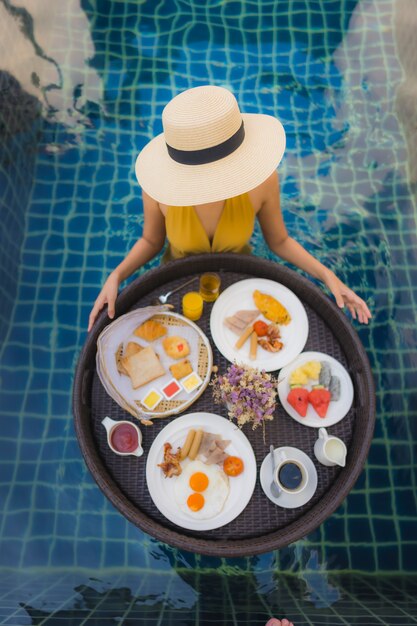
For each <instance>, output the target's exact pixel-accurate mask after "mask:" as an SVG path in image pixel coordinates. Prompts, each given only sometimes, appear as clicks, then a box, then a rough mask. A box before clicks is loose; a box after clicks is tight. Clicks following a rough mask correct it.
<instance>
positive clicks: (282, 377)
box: [278, 352, 353, 428]
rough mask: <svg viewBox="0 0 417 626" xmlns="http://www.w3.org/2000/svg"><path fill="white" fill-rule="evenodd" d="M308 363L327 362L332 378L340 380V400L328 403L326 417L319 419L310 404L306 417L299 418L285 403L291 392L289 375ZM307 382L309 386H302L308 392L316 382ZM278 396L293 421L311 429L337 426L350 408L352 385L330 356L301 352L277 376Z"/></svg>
mask: <svg viewBox="0 0 417 626" xmlns="http://www.w3.org/2000/svg"><path fill="white" fill-rule="evenodd" d="M308 361H327V362H328V363H329V365H330V368H331V372H332V376H338V377H339V379H340V398H339V400H336V401H333V402H330V404H329V408H328V410H327V413H326V417H320V416H319V415H317V413H316V411H315V410H314V408H313V406H312V405H311V404H310V403H309V404H308V409H307V414H306V416H305V417H301V415H300V414H299V413H297V411H296V410H295V409H294V408H293V407H292V406H291V404H289V402H288V401H287V397H288V394H289V393H290V391H291V388H290V376H291V373H292V372H293V371H294V370H295V369H297V368H298V367H300V366H301V365H304V363H307V362H308ZM309 382H310V383H311V384H309V385H304V386H305V388H307V389H309V390H310V389H311V387H312V385H313V384H318V381H312V380H310V381H309ZM278 395H279V399H280V401H281V404H282V406H283V407H284V409H285V410H286V412H287V413H288V415H290V416H291V417H292V418H293V419H295V421H296V422H299V423H300V424H304V426H311V427H312V428H320V427H321V426H325V427H326V426H333V424H337V423H338V422H340V421H341V420H342V419H343V418H344V417H345V416H346V414H347V413H348V412H349V409H350V407H351V406H352V402H353V383H352V380H351V378H350V376H349V374H348V372H347V371H346V369H345V368H344V367H343V365H342V364H341V363H339V361H337V360H336V359H335V358H333V357H332V356H330V355H328V354H323V352H302V353H301V354H300V355H299V356H298V357H297V358H296V359H294V361H292V362H291V363H289V364H288V365H287V366H286V367H283V368H282V370H281V371H280V373H279V376H278Z"/></svg>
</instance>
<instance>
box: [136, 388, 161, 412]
mask: <svg viewBox="0 0 417 626" xmlns="http://www.w3.org/2000/svg"><path fill="white" fill-rule="evenodd" d="M161 400H162V396H161V394H160V393H158V392H157V391H155V390H154V389H151V391H150V392H149V393H148V394H147V395H146V396H145V397H144V398H143V400H141V402H142V404H143V406H146V408H147V409H153V408H155V407H156V405H157V404H159V403H160V401H161Z"/></svg>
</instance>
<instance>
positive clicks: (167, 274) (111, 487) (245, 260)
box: [72, 253, 376, 557]
mask: <svg viewBox="0 0 417 626" xmlns="http://www.w3.org/2000/svg"><path fill="white" fill-rule="evenodd" d="M222 270H223V271H235V272H242V273H246V274H252V275H254V276H259V277H264V278H272V279H273V280H276V281H278V282H283V283H284V284H285V285H286V286H287V287H289V288H290V289H292V290H293V291H295V293H296V294H297V295H298V297H300V298H301V299H304V300H305V301H306V302H307V303H308V304H309V305H310V306H311V307H312V308H313V309H314V310H315V311H316V313H317V314H318V315H321V316H322V317H325V319H326V323H327V325H328V326H329V327H330V328H331V330H332V332H333V333H334V334H335V335H336V337H337V338H338V340H339V342H340V343H341V344H342V345H343V346H345V347H347V348H346V355H347V357H348V352H352V353H354V357H355V358H354V362H351V363H350V364H351V366H352V371H355V366H356V367H357V368H358V370H359V371H360V376H357V377H355V380H354V384H355V397H357V395H358V388H359V396H360V398H361V399H362V401H363V405H362V407H361V408H362V410H363V409H367V413H368V418H367V419H366V420H365V419H362V420H361V421H358V419H357V418H355V426H354V432H353V438H352V442H351V454H350V455H349V456H350V459H349V461H348V463H347V465H346V467H345V468H344V469H343V471H341V472H340V473H339V475H338V477H337V478H336V479H335V481H334V482H333V483H332V485H331V487H330V488H329V490H328V491H327V492H326V493H325V494H324V495H323V497H322V498H321V499H320V500H319V501H318V502H317V503H316V504H315V505H314V506H313V507H312V508H311V509H310V510H309V511H307V512H306V513H305V514H304V515H303V516H302V517H301V518H299V519H297V520H295V521H293V522H291V523H290V524H288V526H286V527H285V528H283V529H282V528H281V529H280V530H277V531H274V532H272V533H268V534H265V535H262V536H260V537H256V538H251V539H244V540H239V539H236V540H230V539H229V540H225V541H222V540H218V539H215V540H210V539H202V538H195V537H190V536H188V535H187V533H186V531H185V530H184V532H177V531H175V530H172V529H170V528H166V527H165V526H163V524H161V523H159V522H157V521H155V520H153V519H151V518H149V517H148V516H147V515H146V514H145V513H143V512H142V511H141V510H139V509H138V508H137V507H136V506H135V505H133V504H132V503H131V501H130V500H129V499H128V498H127V497H126V496H125V495H124V494H123V492H122V491H121V490H120V488H119V486H118V485H117V484H116V483H115V481H114V480H113V479H112V478H111V476H110V474H109V472H108V470H107V468H106V467H105V465H104V464H103V462H102V460H101V458H100V456H99V454H98V450H97V446H96V443H95V440H94V437H93V433H92V429H91V425H90V409H89V402H88V399H87V396H89V395H91V389H89V388H88V383H89V381H90V378H89V376H88V375H86V374H88V371H90V372H93V371H94V369H95V353H96V341H97V338H98V335H99V334H100V332H101V331H102V330H103V328H104V327H105V326H106V325H107V324H108V323H110V321H111V320H110V319H109V318H108V316H107V312H106V311H102V313H101V314H100V316H99V317H98V319H97V320H96V323H95V326H94V327H93V329H92V330H91V331H90V333H89V335H88V336H87V339H86V342H85V344H84V346H83V348H82V350H81V352H80V355H79V359H78V363H77V368H76V372H75V376H74V384H73V397H72V405H73V414H74V425H75V432H76V435H77V439H78V443H79V445H80V449H81V452H82V454H83V457H84V460H85V462H86V465H87V467H88V469H89V470H90V472H91V473H92V475H93V477H94V479H95V480H96V482H97V484H98V486H99V487H100V489H101V490H102V491H103V493H104V494H105V495H106V496H107V497H108V498H109V500H110V501H111V502H112V504H113V505H114V506H115V507H116V508H117V509H119V511H120V512H121V513H122V514H123V515H124V516H125V517H126V518H127V519H128V520H129V521H130V522H132V523H133V524H135V525H136V526H138V527H139V528H141V529H142V530H143V531H144V532H146V533H148V534H149V535H151V536H152V537H154V538H156V539H158V540H160V541H163V542H165V543H168V544H170V545H173V546H175V547H177V548H180V549H183V550H188V551H192V552H197V553H200V554H206V555H210V556H224V557H242V556H249V555H255V554H261V553H264V552H270V551H272V550H275V549H279V548H282V547H284V546H287V545H289V544H291V543H293V542H294V541H297V540H298V539H300V538H302V537H304V536H305V535H307V534H308V533H310V532H312V531H313V530H314V529H315V528H317V527H318V526H319V525H320V524H321V523H322V522H323V521H324V520H325V519H327V517H329V516H330V515H331V514H332V513H333V512H334V511H335V510H336V509H337V508H338V506H339V505H340V504H341V502H342V501H343V500H344V498H345V497H346V496H347V494H348V493H349V491H350V490H351V489H352V487H353V486H354V484H355V482H356V481H357V479H358V477H359V474H360V473H361V471H362V469H363V467H364V464H365V461H366V457H367V454H368V451H369V447H370V445H371V441H372V436H373V432H374V427H375V411H376V406H375V383H374V379H373V375H372V371H371V367H370V364H369V359H368V356H367V354H366V352H365V349H364V347H363V345H362V342H361V341H360V339H359V336H358V334H357V333H356V331H355V329H354V328H353V326H352V324H351V322H350V321H349V320H348V319H347V317H346V316H345V314H344V313H343V312H342V311H341V310H340V309H339V308H338V307H337V305H336V304H335V303H334V302H333V300H331V299H330V298H329V297H328V296H327V295H326V294H325V293H324V292H323V291H322V290H321V289H320V288H319V287H317V286H316V285H315V284H314V283H313V282H311V281H310V280H308V279H307V278H305V277H304V276H302V275H300V274H299V273H298V272H295V271H294V270H291V269H289V268H287V267H285V266H284V265H281V264H278V263H274V262H272V261H268V260H266V259H262V258H259V257H254V256H249V255H238V254H227V253H222V254H201V255H193V256H192V257H191V258H189V257H188V258H185V259H179V260H175V261H171V262H169V263H167V264H165V265H164V266H162V267H158V268H154V269H151V270H148V271H146V272H145V273H144V274H142V275H140V276H139V277H138V278H137V279H135V280H134V281H132V282H131V283H130V284H129V285H128V286H127V287H125V289H123V290H122V291H121V292H120V294H119V296H118V299H117V303H116V312H117V314H118V315H119V314H122V313H125V312H126V311H128V310H129V309H130V308H132V307H133V306H134V305H135V304H136V303H137V301H138V297H140V296H143V295H145V294H146V293H148V292H149V291H151V290H153V289H156V288H157V287H159V286H161V287H162V286H163V285H164V284H165V283H167V282H169V281H171V280H175V279H178V278H179V277H182V276H183V275H184V276H187V275H190V274H198V273H200V272H203V271H222ZM89 365H90V367H89Z"/></svg>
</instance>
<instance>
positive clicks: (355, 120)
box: [0, 0, 417, 625]
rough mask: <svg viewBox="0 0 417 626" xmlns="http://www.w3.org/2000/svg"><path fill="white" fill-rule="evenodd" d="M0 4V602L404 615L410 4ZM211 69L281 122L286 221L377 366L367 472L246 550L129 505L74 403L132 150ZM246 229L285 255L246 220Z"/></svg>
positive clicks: (129, 611)
mask: <svg viewBox="0 0 417 626" xmlns="http://www.w3.org/2000/svg"><path fill="white" fill-rule="evenodd" d="M0 24H1V26H0V29H1V35H2V36H1V38H0V39H1V43H0V47H1V46H3V49H1V54H0V59H1V62H0V63H1V68H2V69H1V71H0V136H1V147H0V155H1V165H0V203H1V204H0V210H1V221H0V237H1V240H0V241H1V246H0V255H1V281H0V289H1V298H0V337H1V340H2V345H1V351H0V359H1V397H0V410H1V413H2V420H1V426H2V432H1V441H0V503H1V506H2V515H1V519H0V541H1V545H0V566H1V568H2V572H3V574H2V575H1V588H2V590H4V592H2V593H1V594H0V607H2V613H1V619H2V620H3V621H0V623H2V624H3V623H4V624H6V623H7V624H19V625H21V624H26V623H36V624H38V623H42V624H43V623H45V622H47V623H52V620H53V619H55V618H54V615H55V617H56V618H57V619H60V620H61V621H63V620H65V619H67V620H68V621H69V620H70V619H72V618H73V617H71V615H72V614H71V611H73V612H74V615H75V617H74V619H79V621H75V622H74V623H77V624H78V623H80V624H81V623H90V622H91V623H93V622H92V620H93V619H96V610H100V605H101V606H102V609H103V611H104V612H103V614H102V618H103V619H104V617H103V616H105V617H106V619H107V618H108V619H109V621H108V622H104V621H99V622H97V623H100V624H104V623H112V624H113V623H120V619H122V623H129V622H128V620H129V619H130V618H132V620H133V618H134V613H135V611H136V609H137V615H138V616H139V614H141V615H140V617H141V618H143V620H145V619H147V620H148V622H146V623H149V624H154V623H155V624H156V623H162V622H163V623H175V624H177V623H178V624H188V623H190V624H194V623H201V624H205V623H209V622H210V621H217V622H219V620H221V616H220V615H216V613H215V612H214V607H221V611H220V612H221V615H223V616H224V617H223V619H224V622H223V623H224V624H232V623H236V624H237V623H238V621H239V623H251V624H255V623H259V624H262V623H263V622H264V621H266V617H268V616H269V615H271V614H272V613H273V612H274V611H275V612H276V611H277V610H279V608H280V607H281V608H282V609H285V607H287V611H289V613H290V615H289V616H291V615H292V617H293V619H295V618H296V617H297V619H298V622H297V624H301V623H305V624H308V623H314V624H317V623H329V624H337V623H339V621H337V620H340V623H341V624H343V623H350V622H349V619H347V618H346V615H347V613H349V611H352V613H351V615H355V616H356V617H357V619H358V620H359V619H360V616H361V615H362V613H363V616H365V617H366V619H367V620H368V621H366V623H367V624H371V623H379V624H380V623H390V624H392V623H394V621H393V619H394V618H393V616H392V615H391V614H389V612H388V613H384V611H385V609H387V607H388V606H390V607H391V609H392V613H395V614H397V613H398V612H399V613H400V615H401V617H402V619H403V622H400V621H398V622H396V623H404V624H410V623H415V622H416V621H417V617H416V616H417V610H416V605H415V601H414V600H413V598H414V596H415V589H416V584H417V583H416V578H415V577H413V576H412V574H417V539H416V533H415V528H416V519H417V491H416V482H417V477H416V467H417V465H416V452H417V449H416V443H415V441H416V432H417V419H416V417H417V412H416V406H417V378H416V374H415V371H416V366H417V356H416V355H417V352H416V345H417V325H416V301H417V288H416V283H417V253H416V249H417V247H416V239H417V228H416V213H417V211H416V188H417V187H416V181H417V168H416V165H415V163H416V162H417V161H416V159H415V157H416V156H417V155H416V149H415V146H416V145H417V141H416V140H417V130H416V129H417V126H416V124H415V121H416V118H415V104H414V103H415V101H416V99H415V98H416V89H417V87H416V75H415V74H416V70H415V67H417V63H416V60H417V42H416V39H415V36H413V33H414V32H415V28H416V27H417V8H416V7H415V6H414V4H413V3H412V2H411V1H408V0H400V1H398V2H397V3H393V2H391V1H390V0H379V1H378V2H377V1H376V0H374V1H371V0H362V1H359V2H356V1H344V2H340V1H339V0H338V1H337V2H336V1H334V2H333V1H327V0H326V2H324V0H318V1H316V2H314V1H312V2H298V1H291V2H289V1H288V2H284V1H282V2H281V1H280V2H276V1H272V0H271V1H261V0H258V1H253V2H252V1H246V2H245V1H242V2H237V1H236V2H235V1H232V0H209V1H207V2H202V1H201V0H192V2H184V1H183V0H175V1H174V0H162V1H161V2H158V3H154V2H150V1H138V2H121V1H117V0H113V1H111V2H104V1H98V0H97V1H93V0H88V1H82V2H81V4H80V3H79V2H77V1H76V0H71V1H67V2H66V3H65V4H64V3H53V4H52V3H48V2H47V1H46V0H38V2H36V3H35V2H32V1H30V0H20V1H17V0H16V1H15V2H6V3H3V4H0ZM205 83H213V84H216V85H223V86H226V87H229V88H230V89H232V90H233V92H234V93H235V95H236V97H237V98H238V101H239V104H240V106H241V109H242V111H243V112H262V113H268V114H271V115H276V116H277V117H279V118H280V119H281V121H282V123H283V124H284V127H285V129H286V133H287V150H286V153H285V156H284V160H283V162H282V163H281V165H280V167H279V173H280V180H281V203H282V208H283V212H284V217H285V221H286V224H287V228H288V231H289V233H290V234H291V235H292V236H293V237H294V238H296V239H297V240H298V241H300V243H302V244H303V245H304V246H305V247H306V249H307V250H309V251H310V252H311V253H312V254H314V255H315V256H316V257H317V258H318V259H319V260H320V261H322V262H323V263H325V264H327V265H329V266H331V267H332V268H333V269H334V271H335V272H336V274H337V275H338V276H339V277H340V278H341V279H342V280H343V281H345V282H346V283H347V284H348V285H349V286H350V287H352V288H353V289H354V290H355V291H357V292H358V293H359V294H360V295H361V296H362V297H364V298H365V299H366V300H367V302H368V303H369V305H370V308H371V310H372V312H373V319H372V321H371V323H370V325H369V326H368V327H362V326H360V325H359V324H358V323H357V322H355V321H353V322H352V323H353V325H354V326H355V328H356V329H357V331H358V333H359V336H360V338H361V340H362V342H363V344H364V346H365V347H366V350H367V353H368V355H369V358H370V361H371V365H372V368H373V372H374V375H375V382H376V386H377V423H376V430H375V437H374V441H373V443H372V446H371V450H370V453H369V458H368V461H367V464H366V467H365V469H364V471H363V472H362V474H361V476H360V478H359V480H358V482H357V484H356V485H355V487H354V489H353V490H352V491H351V493H350V494H349V496H348V497H347V498H346V500H345V501H344V502H343V504H342V505H341V506H340V507H339V508H338V509H337V511H336V512H335V513H334V514H333V515H332V516H331V518H329V519H328V520H327V521H326V522H325V523H324V524H323V525H322V526H320V527H319V528H318V529H317V530H316V531H315V532H314V533H312V534H311V535H309V536H308V537H305V538H304V539H303V540H302V541H300V542H297V544H294V545H292V546H289V547H288V548H286V549H284V550H281V551H279V552H276V553H273V554H267V555H262V556H260V557H253V558H248V559H227V560H220V559H211V558H207V557H199V556H196V555H192V554H189V553H185V552H184V553H181V552H179V551H177V550H174V549H172V548H170V547H168V546H164V545H163V544H160V543H158V542H156V541H154V540H153V539H151V538H150V537H148V536H146V535H144V534H143V533H141V532H140V531H139V530H138V529H137V528H135V527H133V526H131V525H130V524H129V523H128V522H127V521H126V520H125V519H124V518H123V517H122V516H121V515H120V514H119V513H118V512H117V511H116V510H115V509H114V508H113V507H112V506H111V505H110V503H109V502H108V501H107V500H106V498H105V497H104V496H103V495H102V493H101V492H100V490H99V489H98V487H97V485H96V483H95V482H94V480H93V479H92V477H91V476H90V474H89V473H88V471H87V470H86V467H85V464H84V462H83V460H82V458H81V454H80V451H79V448H78V444H77V441H76V438H75V434H74V430H73V425H72V414H71V387H72V381H73V373H74V368H75V364H76V362H77V359H78V355H79V352H80V350H81V347H82V345H83V342H84V340H85V336H86V327H87V319H88V314H89V311H90V309H91V306H92V303H93V302H94V299H95V298H96V296H97V294H98V291H99V289H100V288H101V285H102V284H103V282H104V280H105V278H106V276H107V275H108V273H109V272H110V271H111V270H112V269H113V268H114V267H115V266H116V265H117V264H118V263H119V262H120V261H121V260H122V259H123V258H124V256H125V255H126V253H127V252H128V250H129V249H130V248H131V246H132V245H133V244H134V242H135V241H136V240H137V238H138V237H139V235H140V233H141V229H142V226H143V213H142V205H141V197H140V189H139V187H138V185H137V183H136V180H135V176H134V161H135V157H136V155H137V153H138V152H139V150H140V149H141V148H142V147H143V145H144V144H145V143H146V142H147V141H149V139H150V138H151V137H152V136H154V134H156V133H158V132H161V130H162V125H161V112H162V109H163V107H164V105H165V104H166V102H167V101H168V100H169V99H170V98H172V97H173V96H174V95H175V94H176V93H178V92H179V91H181V90H183V89H186V88H189V87H192V86H196V85H201V84H205ZM253 245H254V248H255V252H256V254H258V255H259V256H263V257H265V258H269V259H272V260H274V261H276V262H281V261H280V260H279V259H278V258H277V257H276V256H275V255H273V253H271V252H270V251H269V250H268V249H267V247H266V246H265V243H264V241H263V240H262V237H261V234H260V230H259V228H257V230H256V231H255V233H254V236H253ZM159 260H160V259H159V258H157V259H154V260H153V261H152V262H151V263H149V264H148V266H147V267H146V268H145V269H147V268H148V267H154V266H155V265H158V263H159ZM133 278H134V276H132V277H131V278H130V279H129V280H128V281H127V282H130V280H132V279H133ZM127 282H126V283H124V284H127ZM124 284H123V285H122V286H124ZM384 574H385V575H386V577H385V578H381V576H382V575H384ZM406 574H407V575H408V578H407V579H404V578H402V576H405V575H406ZM377 575H378V577H377ZM377 581H378V582H377ZM76 589H78V591H77V590H76ZM372 589H374V590H376V591H375V596H372V593H371V591H372ZM245 590H246V591H245ZM367 593H368V594H369V597H368V595H367ZM361 594H362V595H361ZM371 596H372V597H374V598H375V604H374V605H373V604H372V600H371ZM286 601H287V604H285V603H286ZM19 602H21V603H23V604H24V605H25V607H26V608H25V607H21V606H19ZM389 602H391V604H389ZM109 603H110V605H111V606H113V607H114V606H115V605H116V609H117V610H116V609H115V613H114V612H113V613H112V612H111V610H110V609H109ZM401 603H402V604H401ZM97 607H98V608H97ZM138 607H139V608H138ZM369 607H373V608H372V610H371V611H370V610H369ZM122 609H123V610H122ZM41 610H43V613H44V614H41V613H39V614H37V613H36V611H41ZM121 610H122V612H121V613H120V611H121ZM387 610H388V609H387ZM63 611H64V612H65V611H68V613H62V612H63ZM77 611H78V612H77ZM361 612H362V613H361ZM123 615H124V617H123ZM343 615H345V617H343ZM77 616H78V617H77ZM245 616H246V617H245ZM358 616H359V617H358ZM365 617H363V619H364V620H365ZM98 619H99V618H98ZM343 619H345V621H343ZM346 619H347V621H346ZM388 619H389V621H387V622H386V621H385V620H388ZM31 620H32V621H31ZM36 620H37V621H36ZM83 620H84V621H83ZM86 620H87V621H86ZM110 620H113V621H110ZM123 620H124V621H123ZM181 620H182V621H181ZM198 620H199V621H198ZM244 620H247V621H244ZM309 620H310V621H309ZM325 620H327V621H325ZM332 620H333V621H332ZM372 620H374V621H372ZM378 620H379V621H378ZM407 620H408V621H407ZM131 623H133V622H131ZM143 623H145V621H143ZM220 623H222V622H221V621H220ZM355 623H360V621H357V622H355Z"/></svg>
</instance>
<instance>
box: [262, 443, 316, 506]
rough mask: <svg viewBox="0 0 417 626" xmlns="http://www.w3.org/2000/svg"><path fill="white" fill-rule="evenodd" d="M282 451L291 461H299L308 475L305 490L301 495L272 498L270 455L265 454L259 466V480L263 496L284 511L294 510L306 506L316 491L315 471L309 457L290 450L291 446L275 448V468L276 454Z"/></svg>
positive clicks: (300, 451)
mask: <svg viewBox="0 0 417 626" xmlns="http://www.w3.org/2000/svg"><path fill="white" fill-rule="evenodd" d="M280 450H283V451H284V452H286V453H287V456H288V457H289V458H291V459H295V460H299V461H301V462H302V463H303V464H304V465H305V468H306V470H307V473H308V483H307V486H306V487H305V489H303V491H301V493H281V494H280V496H279V497H278V498H274V496H273V495H272V493H271V482H272V460H271V453H269V454H267V455H266V457H265V458H264V460H263V463H262V465H261V469H260V471H259V478H260V481H261V486H262V489H263V491H264V493H265V495H266V496H267V497H268V498H269V499H270V500H271V502H273V503H274V504H277V505H278V506H282V508H284V509H296V508H297V507H299V506H303V505H304V504H306V503H307V502H308V501H309V500H311V498H312V497H313V496H314V494H315V492H316V489H317V470H316V468H315V467H314V463H313V461H312V460H311V459H310V457H309V456H307V454H306V453H305V452H303V451H302V450H299V449H298V448H292V447H291V446H281V448H275V450H274V456H275V467H276V466H277V464H278V461H279V459H278V453H279V451H280Z"/></svg>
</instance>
